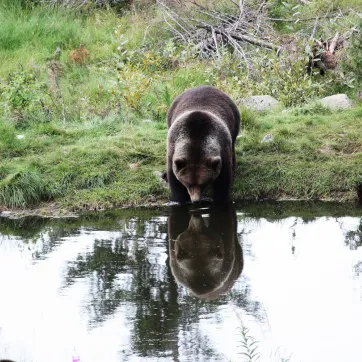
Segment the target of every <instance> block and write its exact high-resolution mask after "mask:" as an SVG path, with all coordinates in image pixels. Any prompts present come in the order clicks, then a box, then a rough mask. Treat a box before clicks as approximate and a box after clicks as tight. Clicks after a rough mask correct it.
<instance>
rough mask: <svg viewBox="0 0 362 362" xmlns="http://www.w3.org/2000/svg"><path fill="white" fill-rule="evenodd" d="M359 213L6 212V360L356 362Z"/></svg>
mask: <svg viewBox="0 0 362 362" xmlns="http://www.w3.org/2000/svg"><path fill="white" fill-rule="evenodd" d="M361 216H362V209H359V208H354V207H351V206H350V207H347V208H346V207H345V206H343V205H339V204H310V203H272V204H254V205H252V204H251V205H248V204H246V205H233V204H227V205H223V206H219V207H216V206H212V205H210V204H203V205H199V206H196V205H189V206H174V207H169V208H165V209H161V210H153V211H152V210H139V209H137V210H136V209H134V210H116V211H107V212H99V213H94V214H85V215H82V216H81V217H79V218H76V219H68V220H49V219H41V218H28V219H19V220H8V219H1V218H0V359H1V358H4V359H5V358H11V359H12V360H14V361H15V362H50V361H52V362H73V361H80V362H93V361H94V362H96V361H97V362H99V361H107V362H116V361H117V362H119V361H175V362H177V361H226V362H227V361H229V362H230V361H231V362H237V361H245V360H246V361H254V360H256V358H257V357H258V356H259V357H260V358H259V361H278V362H281V361H291V362H292V361H303V362H308V361H313V362H316V361H318V362H320V361H328V362H334V361H336V362H337V361H338V362H341V361H349V362H352V361H356V362H357V361H358V362H360V361H362V343H361V335H362V332H361V329H362V218H361ZM254 342H255V343H254ZM254 348H256V349H255V351H254V352H253V353H252V354H253V355H254V356H252V358H251V359H250V358H249V359H248V358H247V356H246V355H247V354H250V353H251V351H252V350H253V349H254Z"/></svg>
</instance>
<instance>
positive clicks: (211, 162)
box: [206, 156, 221, 170]
mask: <svg viewBox="0 0 362 362" xmlns="http://www.w3.org/2000/svg"><path fill="white" fill-rule="evenodd" d="M220 163H221V157H220V156H216V157H209V158H208V159H207V161H206V164H207V166H208V167H210V168H211V169H212V170H216V169H217V168H218V166H219V165H220Z"/></svg>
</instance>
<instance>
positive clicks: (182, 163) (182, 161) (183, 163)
mask: <svg viewBox="0 0 362 362" xmlns="http://www.w3.org/2000/svg"><path fill="white" fill-rule="evenodd" d="M174 162H175V166H176V169H177V170H178V171H179V170H182V169H183V168H184V167H185V166H186V159H185V158H176V160H175V161H174Z"/></svg>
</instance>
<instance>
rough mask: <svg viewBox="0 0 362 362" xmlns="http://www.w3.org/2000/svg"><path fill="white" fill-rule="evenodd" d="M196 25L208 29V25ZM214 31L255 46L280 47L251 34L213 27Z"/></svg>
mask: <svg viewBox="0 0 362 362" xmlns="http://www.w3.org/2000/svg"><path fill="white" fill-rule="evenodd" d="M197 27H199V28H204V29H209V30H210V28H209V26H205V25H198V26H197ZM215 33H217V34H220V35H223V36H226V37H228V36H231V37H232V38H234V39H236V40H240V41H245V42H247V43H250V44H253V45H257V46H260V47H264V48H268V49H272V50H275V51H279V48H280V46H278V45H275V44H272V43H269V42H267V41H264V40H260V39H256V38H254V37H252V36H249V35H243V34H236V33H234V32H227V31H222V30H220V29H215Z"/></svg>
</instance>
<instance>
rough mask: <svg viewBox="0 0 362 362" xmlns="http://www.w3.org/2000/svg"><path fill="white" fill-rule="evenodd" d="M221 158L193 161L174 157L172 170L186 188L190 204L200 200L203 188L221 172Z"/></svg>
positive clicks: (192, 159)
mask: <svg viewBox="0 0 362 362" xmlns="http://www.w3.org/2000/svg"><path fill="white" fill-rule="evenodd" d="M221 164H222V161H221V157H220V156H209V157H205V158H200V160H195V159H194V157H192V155H191V157H187V156H181V157H176V158H174V160H173V163H172V170H173V172H174V174H175V176H176V178H177V179H178V180H179V181H180V182H181V183H182V184H183V185H184V186H185V187H186V188H187V191H188V193H189V195H190V199H191V201H192V202H198V201H200V199H201V195H202V190H203V188H204V187H205V186H207V185H209V184H211V183H213V182H214V181H215V180H216V178H217V177H218V176H219V174H220V171H221Z"/></svg>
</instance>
